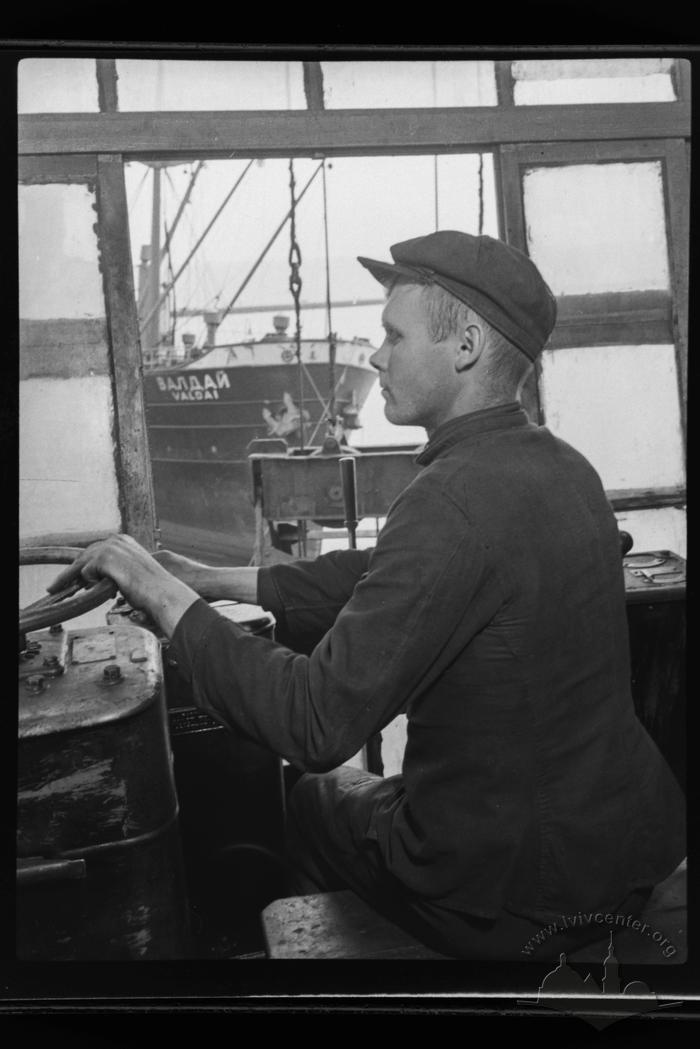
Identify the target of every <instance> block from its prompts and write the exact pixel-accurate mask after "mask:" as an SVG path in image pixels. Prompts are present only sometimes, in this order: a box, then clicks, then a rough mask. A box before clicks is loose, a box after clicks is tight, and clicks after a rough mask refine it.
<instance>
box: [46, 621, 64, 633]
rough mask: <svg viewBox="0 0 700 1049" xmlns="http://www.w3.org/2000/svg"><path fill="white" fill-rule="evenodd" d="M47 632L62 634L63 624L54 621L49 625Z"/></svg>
mask: <svg viewBox="0 0 700 1049" xmlns="http://www.w3.org/2000/svg"><path fill="white" fill-rule="evenodd" d="M49 633H50V634H62V633H63V624H62V623H54V625H53V626H50V627H49Z"/></svg>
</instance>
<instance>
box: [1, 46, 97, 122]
mask: <svg viewBox="0 0 700 1049" xmlns="http://www.w3.org/2000/svg"><path fill="white" fill-rule="evenodd" d="M98 109H99V106H98V101H97V74H96V72H95V59H94V58H23V59H22V61H21V62H20V63H19V65H18V67H17V111H18V112H19V113H97V112H98Z"/></svg>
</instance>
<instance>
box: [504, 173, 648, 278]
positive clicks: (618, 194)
mask: <svg viewBox="0 0 700 1049" xmlns="http://www.w3.org/2000/svg"><path fill="white" fill-rule="evenodd" d="M523 195H524V205H525V221H526V225H527V241H528V249H529V252H530V255H531V257H532V258H533V260H534V261H535V263H536V264H537V265H538V266H539V267H540V269H541V270H542V273H543V275H544V277H545V279H546V280H547V281H548V283H549V285H550V287H551V288H552V291H553V292H554V293H555V295H567V294H577V293H586V292H589V293H594V292H606V291H634V290H646V291H650V290H656V289H658V290H661V289H663V290H667V289H668V288H669V268H668V251H667V246H666V222H665V217H664V206H663V184H662V174H661V163H660V162H658V161H653V162H644V163H629V164H623V163H619V164H618V163H614V164H577V165H570V166H566V167H546V168H542V167H539V168H531V169H529V170H527V171H526V172H525V175H524V178H523Z"/></svg>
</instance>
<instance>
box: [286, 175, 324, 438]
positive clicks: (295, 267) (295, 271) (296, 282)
mask: <svg viewBox="0 0 700 1049" xmlns="http://www.w3.org/2000/svg"><path fill="white" fill-rule="evenodd" d="M321 167H323V164H321ZM295 188H296V181H295V179H294V160H293V159H292V158H291V157H290V160H289V195H290V197H291V207H290V209H289V290H290V291H291V293H292V298H293V299H294V316H295V318H296V332H295V335H294V338H295V342H296V358H297V371H298V376H299V447H300V448H301V450H302V451H303V450H304V373H303V370H302V363H301V302H300V296H301V274H300V272H299V267H300V266H301V248H300V247H299V243H298V241H297V224H296V213H297V200H296V198H295V196H294V190H295Z"/></svg>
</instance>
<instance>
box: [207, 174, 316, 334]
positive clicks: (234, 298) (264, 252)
mask: <svg viewBox="0 0 700 1049" xmlns="http://www.w3.org/2000/svg"><path fill="white" fill-rule="evenodd" d="M322 167H323V164H319V165H318V167H317V168H316V170H315V171H314V173H313V175H312V176H311V178H310V179H309V181H308V182H307V183H306V185H305V186H304V188H303V189H302V191H301V193H300V194H299V196H298V197H297V198H296V201H295V203H294V207H295V208H296V207H298V206H299V204H300V203H301V199H302V197H303V196H304V194H305V193H306V191H307V189H308V188H309V186H310V185H311V183H312V182H313V180H314V179H315V178H316V176H317V175H318V173H319V171H320V170H321V168H322ZM291 214H292V208H290V209H289V211H288V212H287V214H286V215H285V216H284V218H283V219H282V221H281V222H280V224H279V226H278V227H277V229H276V230H275V232H274V233H273V234H272V236H271V237H270V239H269V240H268V242H267V244H266V245H265V247H264V248H263V250H262V251H261V252H260V255H259V256H258V258H257V259H256V260H255V262H254V264H253V266H252V268H251V269H250V270H249V271H248V276H247V277H246V278H245V280H244V281H243V283H242V284H241V285H240V286H239V288H238V290H237V291H236V292H234V294H233V296H232V298H231V300H230V302H229V304H228V305H227V307H226V309H225V310H224V311H223V312H222V314H221V321H220V322H219V323H221V322H223V320H224V318H225V317H227V316H228V314H229V312H230V311H231V310H232V309H233V307H234V305H235V304H236V302H237V301H238V299H239V298H240V297H241V294H242V292H243V290H244V289H245V288H246V287H247V286H248V282H249V281H250V279H251V278H252V276H253V274H254V273H255V272H256V270H257V268H258V266H259V265H260V263H261V262H262V261H263V259H264V258H265V256H266V255H267V253H268V251H269V250H270V248H271V247H272V245H273V244H274V243H275V241H276V240H277V238H278V237H279V235H280V233H281V232H282V230H283V229H284V227H285V226H286V224H287V222H288V221H289V219H290V217H291Z"/></svg>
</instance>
